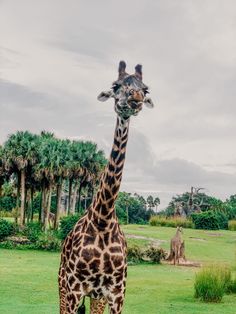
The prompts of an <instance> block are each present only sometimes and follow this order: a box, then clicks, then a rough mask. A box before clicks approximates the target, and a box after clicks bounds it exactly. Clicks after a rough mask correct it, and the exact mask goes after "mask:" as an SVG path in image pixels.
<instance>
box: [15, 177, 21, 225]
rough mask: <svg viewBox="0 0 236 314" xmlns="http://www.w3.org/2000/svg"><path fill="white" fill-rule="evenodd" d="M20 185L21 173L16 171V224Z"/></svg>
mask: <svg viewBox="0 0 236 314" xmlns="http://www.w3.org/2000/svg"><path fill="white" fill-rule="evenodd" d="M20 185H21V174H20V172H18V173H17V194H16V216H15V222H16V224H18V215H19V205H20Z"/></svg>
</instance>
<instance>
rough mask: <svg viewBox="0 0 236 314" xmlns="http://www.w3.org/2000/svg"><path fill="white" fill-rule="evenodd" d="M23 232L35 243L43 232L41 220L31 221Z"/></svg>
mask: <svg viewBox="0 0 236 314" xmlns="http://www.w3.org/2000/svg"><path fill="white" fill-rule="evenodd" d="M23 234H24V235H25V236H26V237H27V238H28V239H29V241H30V242H32V243H35V242H36V241H37V240H38V239H39V236H40V235H41V234H42V227H41V224H40V223H39V222H29V223H28V224H27V225H26V226H25V229H24V231H23Z"/></svg>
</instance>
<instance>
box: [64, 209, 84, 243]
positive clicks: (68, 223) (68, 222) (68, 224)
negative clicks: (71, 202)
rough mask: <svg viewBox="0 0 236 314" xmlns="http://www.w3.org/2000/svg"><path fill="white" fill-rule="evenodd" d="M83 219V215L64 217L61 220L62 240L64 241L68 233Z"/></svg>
mask: <svg viewBox="0 0 236 314" xmlns="http://www.w3.org/2000/svg"><path fill="white" fill-rule="evenodd" d="M80 218H81V215H70V216H67V217H63V218H61V220H60V231H59V233H60V238H61V239H62V240H64V239H65V238H66V236H67V235H68V233H69V232H70V231H71V230H72V229H73V227H74V226H75V224H76V223H77V221H78V220H79V219H80Z"/></svg>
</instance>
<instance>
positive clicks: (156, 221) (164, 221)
mask: <svg viewBox="0 0 236 314" xmlns="http://www.w3.org/2000/svg"><path fill="white" fill-rule="evenodd" d="M149 223H150V225H151V226H165V227H174V228H176V227H178V226H179V227H184V228H194V224H193V222H192V221H191V220H190V219H186V218H181V217H172V218H166V217H162V216H152V217H151V218H150V220H149Z"/></svg>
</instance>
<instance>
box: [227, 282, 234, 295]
mask: <svg viewBox="0 0 236 314" xmlns="http://www.w3.org/2000/svg"><path fill="white" fill-rule="evenodd" d="M227 292H228V293H236V279H234V280H231V281H230V282H229V284H228V286H227Z"/></svg>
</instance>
